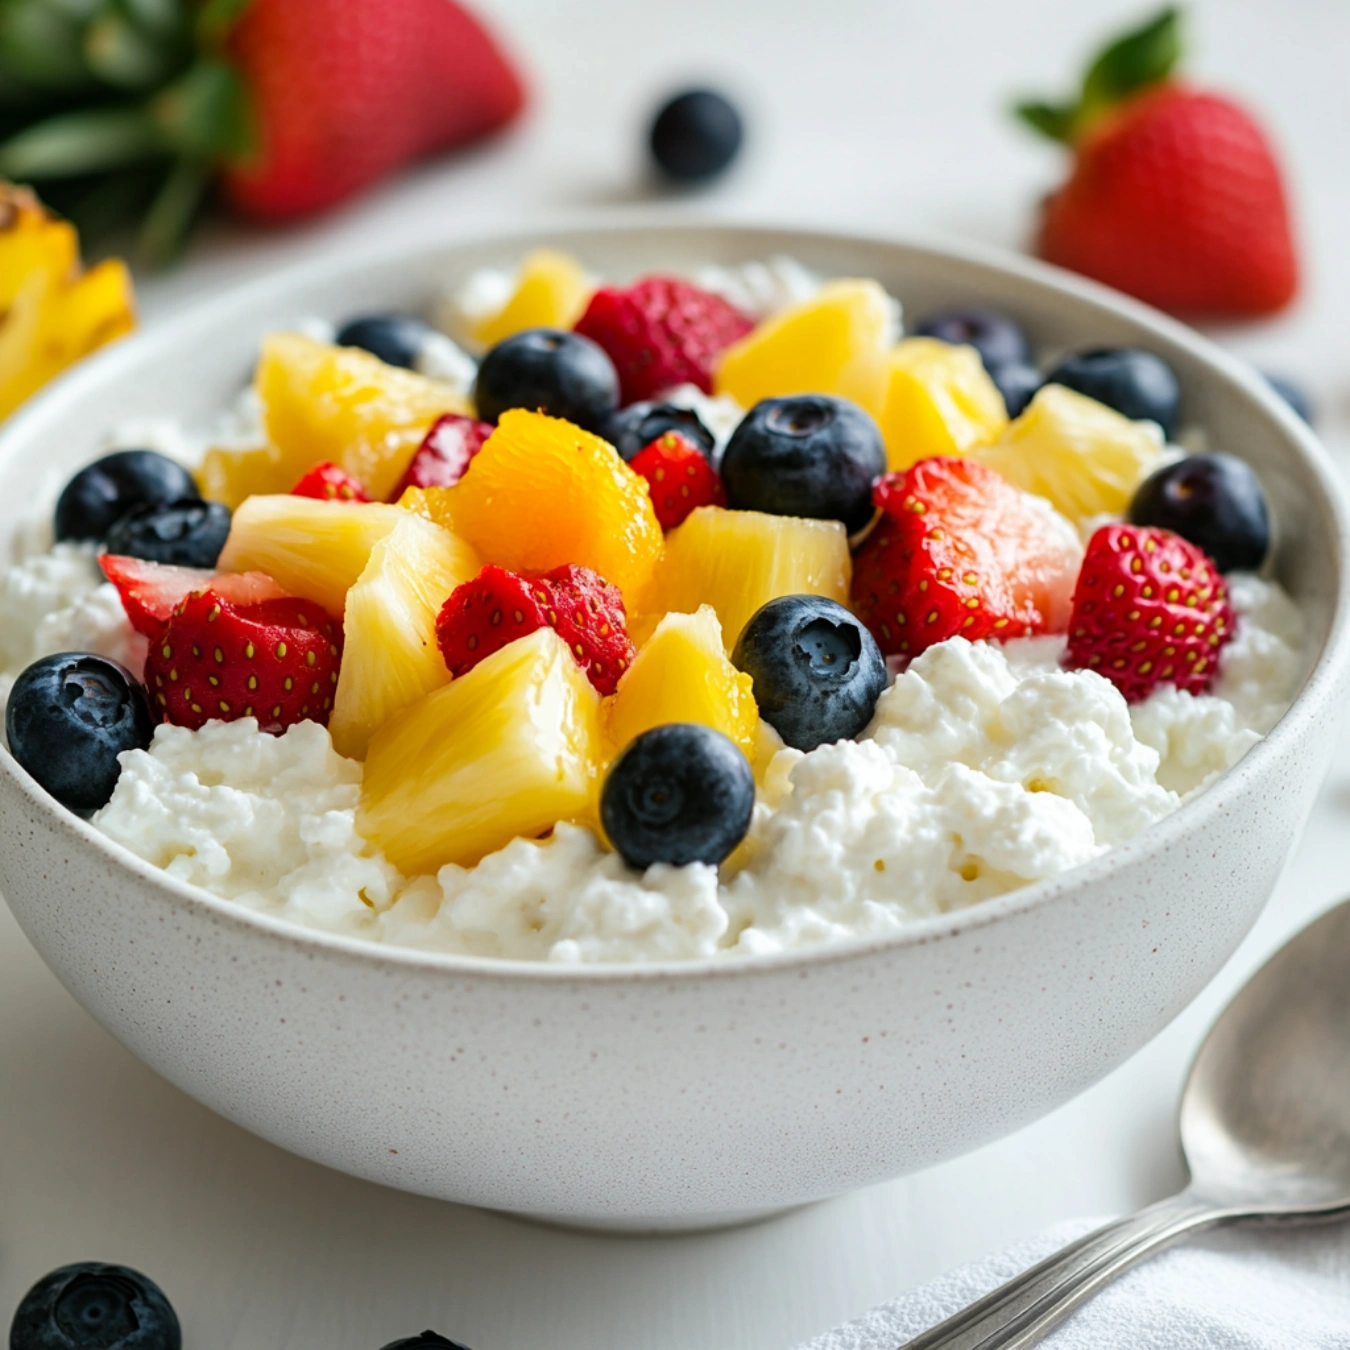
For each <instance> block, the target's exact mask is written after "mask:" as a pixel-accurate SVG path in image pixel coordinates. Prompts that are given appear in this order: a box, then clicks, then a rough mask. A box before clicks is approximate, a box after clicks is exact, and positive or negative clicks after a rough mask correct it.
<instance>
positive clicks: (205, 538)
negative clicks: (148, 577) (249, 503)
mask: <svg viewBox="0 0 1350 1350" xmlns="http://www.w3.org/2000/svg"><path fill="white" fill-rule="evenodd" d="M229 534H230V509H229V507H228V506H222V505H221V504H220V503H219V502H204V501H202V499H201V498H200V497H195V496H194V497H191V498H189V499H187V500H185V501H177V502H150V503H148V504H146V505H144V506H136V507H133V508H132V509H131V510H130V511H128V512H127V513H126V515H124V516H122V517H121V518H120V519H118V520H117V521H115V522H114V524H113V525H112V527H111V528H110V529H109V530H108V534H107V545H108V552H110V553H117V554H121V555H122V556H124V557H128V558H144V559H145V560H146V561H147V562H157V563H164V564H166V565H168V566H171V567H203V568H209V567H214V566H215V565H216V559H218V558H219V557H220V550H221V549H223V548H224V547H225V540H226V539H227V538H229Z"/></svg>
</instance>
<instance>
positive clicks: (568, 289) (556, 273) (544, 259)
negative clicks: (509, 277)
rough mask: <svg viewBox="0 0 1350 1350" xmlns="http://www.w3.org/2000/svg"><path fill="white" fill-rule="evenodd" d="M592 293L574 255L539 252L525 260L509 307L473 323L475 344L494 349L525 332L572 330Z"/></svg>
mask: <svg viewBox="0 0 1350 1350" xmlns="http://www.w3.org/2000/svg"><path fill="white" fill-rule="evenodd" d="M592 289H593V288H592V286H591V279H590V277H589V276H587V275H586V270H585V268H583V267H582V265H581V264H580V263H579V262H578V261H577V260H576V259H575V258H574V257H572V256H571V254H569V253H560V252H558V251H557V250H556V249H551V248H537V249H535V250H534V251H533V252H531V253H527V254H526V255H525V257H524V259H523V260H522V262H521V264H520V270H519V272H518V273H517V274H516V288H515V290H514V291H513V292H512V293H511V296H510V298H509V299H508V300H507V302H506V304H505V305H503V306H502V308H501V309H499V310H498V311H496V313H494V314H488V315H484V316H482V317H481V318H479V319H478V320H477V322H475V323H474V325H473V334H472V335H473V340H474V341H475V342H476V343H477V344H478V345H479V346H481V347H493V346H496V344H497V343H499V342H500V341H501V340H502V339H503V338H509V337H510V336H511V335H512V333H519V332H521V331H523V330H524V329H526V328H571V327H572V325H573V324H574V323H576V321H577V320H578V319H579V318H580V317H581V311H582V310H583V309H585V308H586V301H587V300H589V299H590V295H591V291H592Z"/></svg>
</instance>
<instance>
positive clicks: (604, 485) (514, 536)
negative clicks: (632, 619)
mask: <svg viewBox="0 0 1350 1350" xmlns="http://www.w3.org/2000/svg"><path fill="white" fill-rule="evenodd" d="M432 491H434V489H432ZM447 500H448V501H449V502H450V506H451V510H452V512H453V519H454V528H455V533H456V534H458V535H460V536H461V537H462V538H464V539H467V540H468V542H469V543H470V544H472V545H473V546H474V548H476V549H477V550H478V552H479V553H480V554H482V556H483V557H484V558H485V559H486V560H487V561H489V562H494V563H497V564H498V565H499V566H501V567H506V568H509V569H510V570H511V571H513V572H547V571H550V570H551V569H553V568H555V567H562V566H564V565H565V564H567V563H576V564H577V565H578V566H579V567H589V568H590V569H591V571H593V572H598V573H599V574H600V575H601V576H602V577H604V578H605V580H606V581H609V582H611V583H612V584H613V585H615V586H617V587H618V588H619V590H620V591H621V592H622V593H623V596H624V599H625V602H628V601H629V600H630V597H631V596H632V594H633V593H634V591H635V590H636V589H637V588H638V587H640V586H641V585H642V584H643V583H644V582H646V580H647V579H648V577H649V576H650V575H651V572H652V569H653V568H654V567H655V566H656V563H657V560H658V559H659V558H660V556H661V526H660V524H659V523H658V522H657V519H656V513H655V512H654V511H653V509H652V503H651V497H650V495H649V494H648V491H647V484H646V481H645V480H644V479H642V478H641V477H639V476H638V475H637V474H635V473H634V472H633V470H632V469H630V468H629V467H628V465H627V464H625V463H624V462H623V460H621V459H620V458H619V457H618V455H616V454H615V453H614V451H613V449H611V447H610V446H608V445H606V444H605V442H604V441H602V440H601V439H600V438H599V437H598V436H593V435H592V434H591V433H590V432H588V431H583V430H581V428H579V427H575V426H573V425H572V424H571V423H570V422H564V421H562V420H560V419H559V418H556V417H546V416H544V415H543V414H542V413H537V412H528V411H526V410H525V409H524V408H513V409H510V410H509V411H507V412H505V413H503V414H502V417H501V422H500V423H499V425H498V427H497V430H496V431H495V432H493V434H492V435H491V437H489V439H488V441H487V444H486V445H484V446H483V448H482V449H481V450H480V451H479V452H478V455H477V457H476V458H475V459H474V461H473V467H472V468H471V469H470V470H469V472H468V473H466V474H465V475H464V478H463V480H462V481H461V482H460V484H459V485H458V486H457V487H455V488H451V489H449V490H448V492H447ZM630 609H631V605H630Z"/></svg>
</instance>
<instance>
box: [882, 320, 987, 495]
mask: <svg viewBox="0 0 1350 1350" xmlns="http://www.w3.org/2000/svg"><path fill="white" fill-rule="evenodd" d="M878 420H879V422H880V425H881V434H882V436H883V437H884V438H885V441H886V467H887V468H888V469H890V470H892V471H894V470H897V469H908V468H909V467H910V465H911V464H917V463H918V461H919V460H921V459H928V458H930V457H931V456H933V455H964V454H967V453H968V452H969V451H970V450H972V449H973V448H974V447H975V446H977V445H987V444H989V442H990V441H994V440H997V439H998V437H999V435H1000V434H1001V433H1002V431H1003V429H1004V428H1005V427H1006V426H1007V425H1008V413H1007V409H1006V408H1005V407H1004V404H1003V395H1002V394H1000V393H999V391H998V386H997V385H996V384H995V383H994V382H993V380H991V379H990V378H989V373H988V371H986V370H985V368H984V363H983V362H982V361H981V360H980V354H979V352H977V351H976V350H975V348H974V347H956V346H953V345H952V344H951V343H948V342H939V341H938V340H937V338H924V337H916V338H906V339H905V340H904V341H903V342H900V343H897V344H896V346H895V348H894V349H893V350H892V352H891V356H890V369H889V377H888V383H887V387H886V400H885V403H884V404H883V405H882V410H881V417H880V418H879V419H878Z"/></svg>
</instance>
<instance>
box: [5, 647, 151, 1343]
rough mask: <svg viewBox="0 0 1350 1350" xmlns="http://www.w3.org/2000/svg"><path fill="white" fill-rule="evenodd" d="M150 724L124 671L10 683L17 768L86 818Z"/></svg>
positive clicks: (111, 665) (98, 668)
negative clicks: (121, 757) (120, 758)
mask: <svg viewBox="0 0 1350 1350" xmlns="http://www.w3.org/2000/svg"><path fill="white" fill-rule="evenodd" d="M156 720H157V719H156V718H155V716H154V715H153V714H152V713H151V711H150V704H149V701H148V700H147V698H146V694H145V690H144V689H143V688H142V687H141V686H140V684H138V683H137V681H136V678H135V676H133V675H132V673H131V672H130V671H129V670H127V669H126V668H125V667H124V666H120V665H118V664H117V662H116V661H109V660H108V659H107V658H106V657H102V656H88V655H81V654H80V653H78V652H62V653H60V654H59V655H57V656H45V657H43V658H42V659H41V660H40V661H35V662H34V663H33V664H32V665H31V666H29V667H28V668H27V669H26V670H25V671H24V672H23V673H22V674H21V675H20V676H19V677H18V679H17V680H15V681H14V687H13V689H12V690H11V691H10V695H9V706H8V708H7V709H6V712H5V732H6V735H7V736H8V737H9V749H10V753H11V754H12V755H13V756H14V758H15V759H16V760H17V761H18V762H19V765H20V767H22V768H23V769H25V770H27V772H28V773H30V774H31V775H32V776H33V777H34V778H35V779H36V780H37V782H38V783H39V784H40V785H41V786H42V787H43V788H45V789H46V791H48V792H49V793H51V795H52V796H53V797H55V798H56V800H57V801H58V802H60V803H61V805H62V806H65V807H67V808H68V809H69V810H71V811H74V812H75V814H76V815H80V816H86V817H87V816H91V815H93V814H94V812H95V811H97V810H98V809H99V807H100V806H104V805H105V804H106V803H107V801H108V799H109V798H110V797H111V796H112V794H113V788H115V787H116V786H117V776H118V774H119V773H120V771H121V770H120V768H119V765H118V762H117V756H118V755H120V754H121V753H122V751H124V750H144V749H145V748H146V747H147V746H148V745H149V744H150V739H151V737H152V736H153V735H154V730H155V722H156ZM39 1343H40V1342H34V1344H39Z"/></svg>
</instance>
